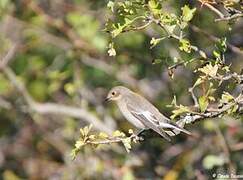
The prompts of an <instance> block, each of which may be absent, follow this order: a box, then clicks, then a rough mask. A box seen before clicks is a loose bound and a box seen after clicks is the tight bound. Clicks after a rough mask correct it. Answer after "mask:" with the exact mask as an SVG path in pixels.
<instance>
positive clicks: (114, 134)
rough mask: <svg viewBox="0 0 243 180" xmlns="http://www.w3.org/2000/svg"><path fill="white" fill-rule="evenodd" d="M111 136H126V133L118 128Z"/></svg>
mask: <svg viewBox="0 0 243 180" xmlns="http://www.w3.org/2000/svg"><path fill="white" fill-rule="evenodd" d="M112 136H114V137H126V135H125V134H124V133H123V132H121V131H118V130H116V131H114V132H113V133H112Z"/></svg>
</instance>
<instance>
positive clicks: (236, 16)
mask: <svg viewBox="0 0 243 180" xmlns="http://www.w3.org/2000/svg"><path fill="white" fill-rule="evenodd" d="M242 17H243V13H237V14H233V15H232V16H227V17H221V18H218V19H215V22H219V21H230V20H233V19H237V18H242Z"/></svg>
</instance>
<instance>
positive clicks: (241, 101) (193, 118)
mask: <svg viewBox="0 0 243 180" xmlns="http://www.w3.org/2000/svg"><path fill="white" fill-rule="evenodd" d="M235 105H238V108H237V112H239V113H241V111H242V105H243V95H242V94H240V95H239V96H238V97H237V98H235V100H234V102H231V103H229V104H226V105H225V106H223V107H222V108H218V109H207V110H206V111H205V112H204V113H197V112H192V113H188V114H186V115H185V116H184V117H182V118H181V119H180V120H179V121H184V122H185V124H191V123H195V122H197V121H200V120H203V119H207V118H215V117H219V116H221V115H223V114H225V113H227V111H228V110H230V109H232V108H233V107H234V106H235Z"/></svg>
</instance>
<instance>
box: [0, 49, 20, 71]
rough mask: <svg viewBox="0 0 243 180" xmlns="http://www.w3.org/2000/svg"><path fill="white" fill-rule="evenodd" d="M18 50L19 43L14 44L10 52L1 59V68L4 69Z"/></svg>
mask: <svg viewBox="0 0 243 180" xmlns="http://www.w3.org/2000/svg"><path fill="white" fill-rule="evenodd" d="M16 51H17V44H13V45H12V47H11V48H10V49H9V51H8V53H7V54H6V55H5V56H4V57H3V58H2V59H1V61H0V70H1V69H3V68H4V67H5V66H6V65H7V64H8V63H9V61H10V60H11V59H12V58H13V57H14V55H15V53H16Z"/></svg>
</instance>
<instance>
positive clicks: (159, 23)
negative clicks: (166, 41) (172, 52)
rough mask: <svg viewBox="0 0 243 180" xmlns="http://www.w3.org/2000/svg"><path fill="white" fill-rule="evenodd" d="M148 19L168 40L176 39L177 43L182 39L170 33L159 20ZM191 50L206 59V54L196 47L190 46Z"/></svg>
mask: <svg viewBox="0 0 243 180" xmlns="http://www.w3.org/2000/svg"><path fill="white" fill-rule="evenodd" d="M148 19H149V20H151V21H152V22H154V23H155V24H157V25H159V26H160V27H161V28H162V29H163V30H164V31H165V32H166V33H167V35H168V36H169V37H170V38H173V39H176V40H177V41H180V40H181V39H182V38H181V37H180V36H177V35H176V34H173V33H170V32H169V31H168V30H167V28H166V27H165V25H164V24H163V22H162V21H161V20H159V19H154V18H153V17H149V18H148ZM191 49H192V50H194V51H195V52H198V53H199V55H200V56H201V57H202V58H203V59H207V55H206V53H205V52H204V51H203V50H201V49H199V48H198V47H197V46H195V45H191Z"/></svg>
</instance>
